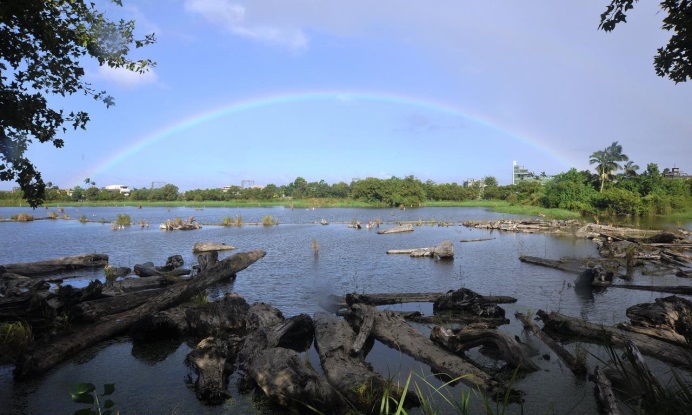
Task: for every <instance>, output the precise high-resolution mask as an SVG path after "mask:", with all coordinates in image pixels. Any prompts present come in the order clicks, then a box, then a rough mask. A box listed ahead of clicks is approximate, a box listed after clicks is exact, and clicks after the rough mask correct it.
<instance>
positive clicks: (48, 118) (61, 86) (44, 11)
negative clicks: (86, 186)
mask: <svg viewBox="0 0 692 415" xmlns="http://www.w3.org/2000/svg"><path fill="white" fill-rule="evenodd" d="M112 3H115V4H117V5H122V4H121V1H120V0H113V1H112ZM134 29H135V25H134V20H131V21H126V20H118V21H111V20H108V19H107V18H106V17H105V15H104V13H102V12H100V11H98V10H97V9H96V7H95V5H94V3H90V2H85V1H73V0H70V1H66V0H56V1H42V0H23V1H3V2H0V39H2V48H0V70H2V76H0V96H2V108H3V110H2V113H0V124H1V125H2V128H1V129H0V142H2V145H1V146H0V180H2V181H15V182H16V183H17V184H18V185H19V187H20V189H21V191H22V193H23V196H24V199H25V200H26V201H27V202H28V203H29V205H30V206H32V207H37V206H39V205H40V204H41V203H43V201H44V200H45V198H46V187H47V186H46V183H44V182H43V179H42V178H41V173H40V172H39V171H38V170H37V169H36V167H35V166H34V165H33V164H32V163H31V161H30V160H29V159H28V158H27V157H26V155H25V152H26V150H27V149H28V147H29V144H31V143H32V142H39V143H51V144H52V145H53V146H55V147H56V148H61V147H62V146H63V145H64V141H63V138H62V137H61V136H60V135H61V134H64V133H65V131H66V130H67V128H69V127H71V128H74V129H75V130H76V129H85V128H86V125H87V123H88V121H89V114H87V113H86V112H84V111H79V110H70V109H69V108H67V109H65V108H64V103H63V100H61V99H58V100H55V99H54V97H65V96H67V95H72V94H75V93H77V94H79V95H81V94H84V95H87V96H90V97H92V98H94V99H96V100H97V101H101V102H103V104H105V105H106V107H107V108H108V107H110V106H111V105H114V100H113V97H111V96H109V95H107V94H106V92H105V91H98V90H95V89H94V88H93V87H92V85H91V83H90V82H86V81H85V80H84V75H85V73H86V72H85V70H84V66H85V65H86V63H87V62H88V61H89V59H93V60H94V61H96V62H97V63H98V64H99V65H106V66H108V67H111V68H122V69H125V70H129V71H132V72H137V73H144V72H146V71H147V70H149V68H151V67H152V66H153V65H154V63H153V62H152V61H150V60H149V59H142V60H131V59H129V58H128V56H127V55H128V53H129V52H130V50H131V49H132V48H140V47H143V46H146V45H149V44H151V43H153V42H155V38H154V35H153V34H151V35H147V36H145V37H144V38H143V39H135V38H134ZM56 102H60V104H56ZM77 102H78V101H77ZM55 105H57V108H55V107H53V106H55ZM48 187H50V186H48Z"/></svg>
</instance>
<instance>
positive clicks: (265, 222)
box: [262, 215, 279, 226]
mask: <svg viewBox="0 0 692 415" xmlns="http://www.w3.org/2000/svg"><path fill="white" fill-rule="evenodd" d="M278 224H279V221H278V220H277V219H275V218H273V217H271V216H269V215H264V217H263V218H262V225H264V226H273V225H278Z"/></svg>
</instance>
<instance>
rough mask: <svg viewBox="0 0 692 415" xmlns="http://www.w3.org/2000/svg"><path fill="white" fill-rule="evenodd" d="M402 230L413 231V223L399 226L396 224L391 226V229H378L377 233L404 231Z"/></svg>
mask: <svg viewBox="0 0 692 415" xmlns="http://www.w3.org/2000/svg"><path fill="white" fill-rule="evenodd" d="M402 232H413V225H412V224H410V223H407V224H405V225H399V226H395V227H393V228H389V229H382V230H379V231H377V234H378V235H385V234H389V233H402Z"/></svg>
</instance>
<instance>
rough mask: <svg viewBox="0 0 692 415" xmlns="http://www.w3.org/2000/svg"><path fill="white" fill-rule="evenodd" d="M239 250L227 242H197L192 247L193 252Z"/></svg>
mask: <svg viewBox="0 0 692 415" xmlns="http://www.w3.org/2000/svg"><path fill="white" fill-rule="evenodd" d="M233 249H237V248H236V247H235V246H232V245H226V243H225V242H196V243H195V244H194V245H192V252H194V253H199V252H211V251H230V250H233Z"/></svg>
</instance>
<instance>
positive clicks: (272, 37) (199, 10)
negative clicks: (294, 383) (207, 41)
mask: <svg viewBox="0 0 692 415" xmlns="http://www.w3.org/2000/svg"><path fill="white" fill-rule="evenodd" d="M185 10H186V11H188V12H191V13H196V14H199V15H201V16H202V17H203V18H205V19H206V20H207V21H209V22H210V23H212V24H214V25H216V26H219V27H221V28H222V29H224V30H226V31H228V32H230V33H232V34H235V35H238V36H242V37H245V38H248V39H252V40H256V41H260V42H266V43H271V44H275V45H280V46H285V47H288V48H289V49H292V50H300V49H305V48H306V47H307V45H308V38H307V36H306V35H305V33H303V31H301V30H299V29H295V28H290V27H280V26H278V25H271V24H253V23H251V22H250V21H249V19H248V16H247V12H246V8H245V6H243V5H240V4H238V3H234V2H232V1H230V0H186V1H185Z"/></svg>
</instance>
